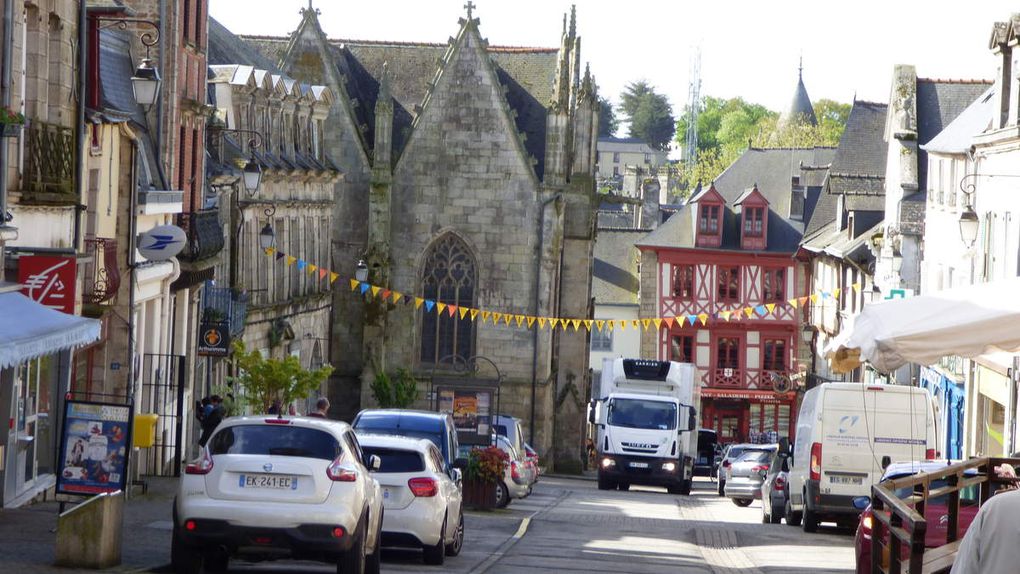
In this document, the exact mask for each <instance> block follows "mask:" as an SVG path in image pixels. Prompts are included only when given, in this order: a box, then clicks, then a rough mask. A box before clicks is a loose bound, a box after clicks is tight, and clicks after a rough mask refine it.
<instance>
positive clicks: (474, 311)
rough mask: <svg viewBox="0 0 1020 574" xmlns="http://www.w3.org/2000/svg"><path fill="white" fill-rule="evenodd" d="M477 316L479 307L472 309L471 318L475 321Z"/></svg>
mask: <svg viewBox="0 0 1020 574" xmlns="http://www.w3.org/2000/svg"><path fill="white" fill-rule="evenodd" d="M477 316H478V309H472V310H471V320H472V321H474V320H475V317H477Z"/></svg>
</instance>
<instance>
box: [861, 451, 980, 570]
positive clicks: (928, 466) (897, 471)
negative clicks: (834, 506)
mask: <svg viewBox="0 0 1020 574" xmlns="http://www.w3.org/2000/svg"><path fill="white" fill-rule="evenodd" d="M949 464H951V461H947V460H924V461H913V462H896V463H893V464H890V465H889V466H888V467H886V469H885V473H884V474H883V475H882V482H885V481H887V480H892V479H895V478H903V477H905V476H913V475H915V474H919V473H922V472H931V471H934V470H937V469H939V468H942V467H945V466H947V465H949ZM976 474H977V473H976V471H968V472H967V473H965V476H967V475H969V476H976ZM944 486H946V481H944V480H935V481H932V482H931V484H930V485H929V489H930V490H935V489H938V488H942V487H944ZM911 492H912V491H911V490H910V489H909V488H907V489H900V490H899V491H897V492H896V495H897V496H898V497H900V498H904V497H906V496H908V495H910V494H911ZM979 499H980V493H979V492H978V486H977V485H974V486H970V487H968V488H966V489H963V490H962V491H961V492H960V514H959V518H958V520H959V521H960V530H959V534H960V538H959V539H960V540H962V539H963V535H964V534H965V533H966V532H967V528H969V527H970V524H971V522H973V521H974V517H975V516H976V515H977V512H978V504H979V503H978V501H979ZM854 504H855V505H857V506H859V507H860V508H861V510H863V512H861V517H860V521H859V522H858V524H857V533H856V534H855V535H854V558H855V559H856V561H857V573H858V574H871V547H872V540H871V529H872V525H873V523H874V513H873V511H872V509H871V504H870V498H869V497H866V496H862V497H859V498H858V499H856V500H855V501H854ZM886 512H887V513H888V511H886ZM947 516H948V496H937V497H934V498H929V499H928V502H927V504H926V505H925V508H924V517H925V522H927V524H928V527H927V529H926V530H925V535H924V545H925V547H927V548H935V547H938V546H942V545H944V544H946V540H947V538H946V535H947V529H948V520H947ZM884 538H885V540H886V541H888V540H889V533H888V532H886V533H885V537H884ZM909 555H910V548H909V547H907V546H904V548H903V551H902V558H904V559H907V558H908V557H909ZM883 563H885V564H888V563H889V557H888V556H885V557H883Z"/></svg>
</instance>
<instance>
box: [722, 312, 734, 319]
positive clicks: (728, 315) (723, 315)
mask: <svg viewBox="0 0 1020 574" xmlns="http://www.w3.org/2000/svg"><path fill="white" fill-rule="evenodd" d="M732 314H733V311H719V316H720V317H722V318H723V320H724V321H729V320H730V315H732Z"/></svg>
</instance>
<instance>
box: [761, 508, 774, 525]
mask: <svg viewBox="0 0 1020 574" xmlns="http://www.w3.org/2000/svg"><path fill="white" fill-rule="evenodd" d="M771 521H772V519H771V518H770V517H769V515H768V513H766V512H765V505H764V504H762V505H761V523H762V524H768V523H769V522H771Z"/></svg>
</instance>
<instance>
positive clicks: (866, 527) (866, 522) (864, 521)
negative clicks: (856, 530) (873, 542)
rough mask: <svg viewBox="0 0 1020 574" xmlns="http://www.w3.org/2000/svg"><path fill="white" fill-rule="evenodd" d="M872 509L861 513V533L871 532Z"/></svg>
mask: <svg viewBox="0 0 1020 574" xmlns="http://www.w3.org/2000/svg"><path fill="white" fill-rule="evenodd" d="M872 520H873V518H872V517H871V511H869V510H865V511H864V512H863V513H862V514H861V534H871V521H872Z"/></svg>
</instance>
